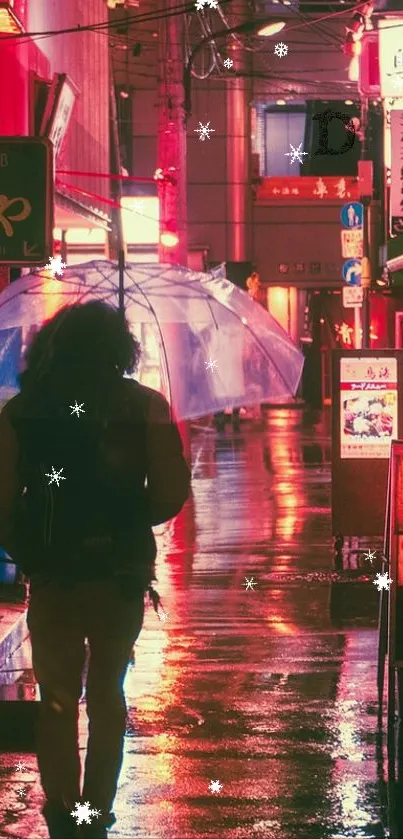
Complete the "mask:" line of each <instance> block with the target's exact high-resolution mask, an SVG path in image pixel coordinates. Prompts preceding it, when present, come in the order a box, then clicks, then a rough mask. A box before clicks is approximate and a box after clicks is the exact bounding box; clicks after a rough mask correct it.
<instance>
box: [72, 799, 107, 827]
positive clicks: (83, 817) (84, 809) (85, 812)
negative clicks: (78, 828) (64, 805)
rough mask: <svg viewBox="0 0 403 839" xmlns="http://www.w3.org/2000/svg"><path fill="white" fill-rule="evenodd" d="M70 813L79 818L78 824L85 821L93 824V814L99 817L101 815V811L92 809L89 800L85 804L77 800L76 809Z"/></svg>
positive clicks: (74, 817)
mask: <svg viewBox="0 0 403 839" xmlns="http://www.w3.org/2000/svg"><path fill="white" fill-rule="evenodd" d="M70 815H71V816H73V819H77V822H76V824H82V823H83V822H85V823H86V824H91V816H95V817H96V818H98V816H100V815H101V811H100V810H91V808H90V802H89V801H86V802H85V804H79V802H78V801H76V809H75V810H72V811H71V813H70Z"/></svg>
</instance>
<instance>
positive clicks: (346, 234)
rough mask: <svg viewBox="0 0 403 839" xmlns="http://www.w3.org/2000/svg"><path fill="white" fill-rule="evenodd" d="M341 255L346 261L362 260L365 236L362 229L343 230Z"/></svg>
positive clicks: (341, 232) (341, 234)
mask: <svg viewBox="0 0 403 839" xmlns="http://www.w3.org/2000/svg"><path fill="white" fill-rule="evenodd" d="M340 237H341V254H342V256H343V257H344V259H361V258H362V243H363V234H362V227H361V228H359V227H357V228H355V229H352V230H341V231H340Z"/></svg>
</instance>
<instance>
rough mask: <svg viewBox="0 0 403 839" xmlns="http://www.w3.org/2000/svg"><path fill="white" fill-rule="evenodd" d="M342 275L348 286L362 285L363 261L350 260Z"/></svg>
mask: <svg viewBox="0 0 403 839" xmlns="http://www.w3.org/2000/svg"><path fill="white" fill-rule="evenodd" d="M341 273H342V276H343V280H344V281H345V282H346V283H347V285H361V259H348V260H347V262H345V263H344V265H343V268H342V269H341Z"/></svg>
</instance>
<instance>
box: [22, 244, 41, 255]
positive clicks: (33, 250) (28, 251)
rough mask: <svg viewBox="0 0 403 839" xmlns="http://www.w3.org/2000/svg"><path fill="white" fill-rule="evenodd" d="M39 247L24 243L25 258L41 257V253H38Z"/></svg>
mask: <svg viewBox="0 0 403 839" xmlns="http://www.w3.org/2000/svg"><path fill="white" fill-rule="evenodd" d="M37 247H38V246H37V245H31V246H29V245H28V242H24V256H40V253H37V252H36V248H37Z"/></svg>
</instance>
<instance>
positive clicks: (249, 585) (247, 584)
mask: <svg viewBox="0 0 403 839" xmlns="http://www.w3.org/2000/svg"><path fill="white" fill-rule="evenodd" d="M254 579H255V578H254V577H251V578H250V580H248V578H247V577H245V582H244V583H242V585H243V586H245V591H248V588H250V589H251V590H252V591H254V590H255V589H254V588H253V586H257V583H255V582H254Z"/></svg>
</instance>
